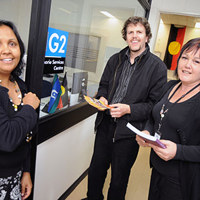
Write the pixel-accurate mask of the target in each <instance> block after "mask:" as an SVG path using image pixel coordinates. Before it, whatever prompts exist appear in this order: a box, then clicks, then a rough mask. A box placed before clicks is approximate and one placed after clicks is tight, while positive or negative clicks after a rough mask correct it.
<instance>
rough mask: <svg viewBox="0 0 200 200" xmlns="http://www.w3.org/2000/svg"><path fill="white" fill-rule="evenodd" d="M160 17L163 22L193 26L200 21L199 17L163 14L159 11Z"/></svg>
mask: <svg viewBox="0 0 200 200" xmlns="http://www.w3.org/2000/svg"><path fill="white" fill-rule="evenodd" d="M161 19H162V20H163V23H164V24H174V25H176V26H187V27H192V28H194V27H195V23H196V22H200V17H192V16H184V15H175V14H165V13H161Z"/></svg>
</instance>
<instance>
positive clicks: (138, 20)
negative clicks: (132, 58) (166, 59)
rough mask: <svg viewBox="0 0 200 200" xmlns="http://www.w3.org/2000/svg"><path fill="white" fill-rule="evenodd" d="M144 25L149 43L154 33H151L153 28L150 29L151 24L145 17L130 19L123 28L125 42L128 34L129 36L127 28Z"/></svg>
mask: <svg viewBox="0 0 200 200" xmlns="http://www.w3.org/2000/svg"><path fill="white" fill-rule="evenodd" d="M138 23H140V24H142V25H143V26H144V28H145V30H146V36H147V37H148V41H147V42H148V43H149V41H150V39H151V37H152V33H151V27H150V24H149V22H148V21H147V19H145V18H143V17H136V16H135V17H129V18H128V19H127V20H126V21H125V23H124V26H123V29H122V38H123V39H124V40H126V34H127V27H128V25H129V24H134V25H136V24H138Z"/></svg>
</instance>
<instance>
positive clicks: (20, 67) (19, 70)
mask: <svg viewBox="0 0 200 200" xmlns="http://www.w3.org/2000/svg"><path fill="white" fill-rule="evenodd" d="M3 25H5V26H8V27H10V28H11V29H12V31H13V32H14V34H15V36H16V38H17V40H18V42H19V47H20V53H21V55H20V60H19V63H18V65H17V67H16V68H15V69H14V70H13V71H12V72H11V75H12V76H13V77H16V76H18V77H19V76H20V75H21V73H22V70H23V68H24V62H23V56H24V53H25V47H24V43H23V41H22V39H21V37H20V35H19V33H18V31H17V28H16V26H15V25H14V24H13V23H12V22H10V21H6V20H0V26H3Z"/></svg>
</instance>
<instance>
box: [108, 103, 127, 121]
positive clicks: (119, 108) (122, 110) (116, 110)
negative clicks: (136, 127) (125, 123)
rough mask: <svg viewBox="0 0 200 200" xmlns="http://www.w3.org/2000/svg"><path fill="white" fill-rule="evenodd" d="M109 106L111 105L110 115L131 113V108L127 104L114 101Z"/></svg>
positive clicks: (119, 115)
mask: <svg viewBox="0 0 200 200" xmlns="http://www.w3.org/2000/svg"><path fill="white" fill-rule="evenodd" d="M110 106H111V107H113V108H111V109H110V114H111V116H112V117H115V118H119V117H122V116H123V115H125V114H130V113H131V109H130V106H129V105H128V104H122V103H116V104H111V105H110Z"/></svg>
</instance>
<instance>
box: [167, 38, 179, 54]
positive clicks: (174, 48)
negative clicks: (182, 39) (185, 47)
mask: <svg viewBox="0 0 200 200" xmlns="http://www.w3.org/2000/svg"><path fill="white" fill-rule="evenodd" d="M180 49H181V44H180V43H179V42H177V41H173V42H170V44H169V47H168V51H169V53H170V54H171V55H176V54H178V53H179V51H180Z"/></svg>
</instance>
